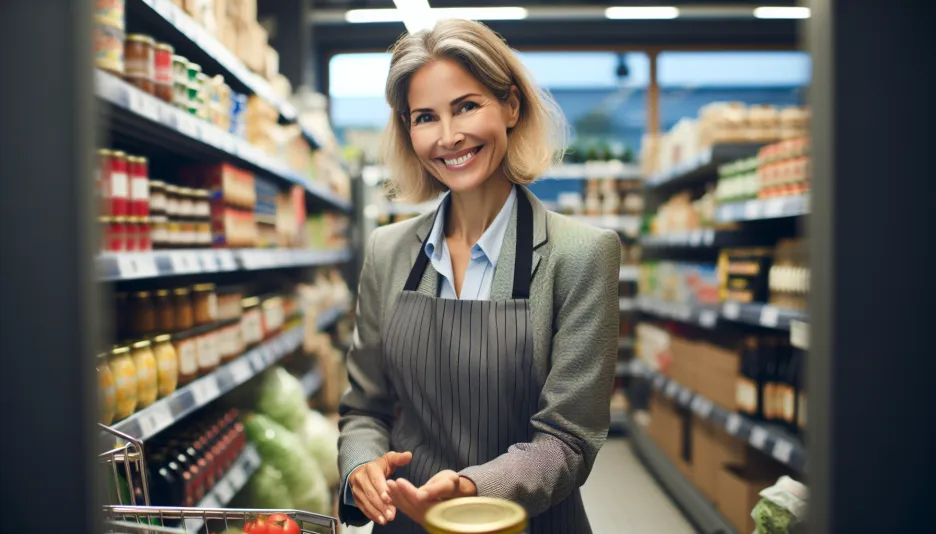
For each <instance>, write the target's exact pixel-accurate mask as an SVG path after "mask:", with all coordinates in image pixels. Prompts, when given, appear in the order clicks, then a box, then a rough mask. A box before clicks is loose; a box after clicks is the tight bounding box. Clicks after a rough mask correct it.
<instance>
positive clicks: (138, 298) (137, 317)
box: [130, 291, 156, 337]
mask: <svg viewBox="0 0 936 534" xmlns="http://www.w3.org/2000/svg"><path fill="white" fill-rule="evenodd" d="M130 325H131V333H132V334H133V335H134V336H137V337H144V336H148V335H150V334H152V333H154V332H156V307H155V306H154V305H153V301H152V299H151V298H150V292H149V291H137V292H136V293H134V294H133V300H132V303H131V307H130Z"/></svg>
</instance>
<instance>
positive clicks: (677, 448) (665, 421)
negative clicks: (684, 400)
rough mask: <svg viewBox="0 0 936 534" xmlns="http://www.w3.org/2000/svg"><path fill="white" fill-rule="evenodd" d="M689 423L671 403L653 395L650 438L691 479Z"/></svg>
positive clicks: (660, 396)
mask: <svg viewBox="0 0 936 534" xmlns="http://www.w3.org/2000/svg"><path fill="white" fill-rule="evenodd" d="M689 421H690V419H689V418H688V417H686V416H685V415H684V414H683V413H682V412H681V411H680V410H679V409H678V408H677V406H676V405H675V404H673V402H672V401H670V400H669V399H667V398H665V397H663V396H662V395H658V394H656V393H654V394H653V396H652V397H651V401H650V432H649V434H650V438H651V439H652V440H653V441H654V442H656V444H657V445H658V446H659V447H660V450H662V451H663V453H664V454H665V455H666V457H667V458H669V459H670V461H671V462H673V465H675V466H676V467H677V468H678V469H679V470H680V472H682V474H683V475H684V476H685V477H686V478H691V477H692V466H691V452H692V447H691V443H690V440H691V439H692V436H691V434H690V433H689V429H688V423H689Z"/></svg>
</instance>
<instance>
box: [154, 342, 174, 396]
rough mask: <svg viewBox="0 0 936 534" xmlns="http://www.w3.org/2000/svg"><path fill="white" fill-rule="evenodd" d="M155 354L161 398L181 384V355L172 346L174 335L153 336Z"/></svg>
mask: <svg viewBox="0 0 936 534" xmlns="http://www.w3.org/2000/svg"><path fill="white" fill-rule="evenodd" d="M153 354H154V355H155V356H156V373H157V380H156V383H157V386H158V389H159V398H163V397H168V396H169V395H171V394H172V392H173V391H175V390H176V388H177V387H178V384H179V357H178V355H177V354H176V351H175V347H173V346H172V336H170V335H169V334H162V335H159V336H156V337H155V338H153Z"/></svg>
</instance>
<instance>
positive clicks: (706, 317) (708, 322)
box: [699, 310, 718, 328]
mask: <svg viewBox="0 0 936 534" xmlns="http://www.w3.org/2000/svg"><path fill="white" fill-rule="evenodd" d="M717 320H718V314H717V313H715V310H702V311H700V312H699V324H700V325H702V326H704V327H705V328H715V322H716V321H717Z"/></svg>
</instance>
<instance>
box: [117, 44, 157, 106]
mask: <svg viewBox="0 0 936 534" xmlns="http://www.w3.org/2000/svg"><path fill="white" fill-rule="evenodd" d="M124 54H125V62H126V64H125V65H124V77H125V78H126V80H127V81H128V82H130V83H132V84H133V85H136V86H137V87H139V88H140V89H142V90H144V91H146V92H147V93H149V94H151V95H155V94H156V82H155V78H156V41H154V40H153V38H152V37H150V36H149V35H141V34H138V33H132V34H130V35H128V36H127V41H126V43H125V45H124Z"/></svg>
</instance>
